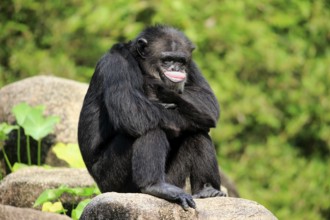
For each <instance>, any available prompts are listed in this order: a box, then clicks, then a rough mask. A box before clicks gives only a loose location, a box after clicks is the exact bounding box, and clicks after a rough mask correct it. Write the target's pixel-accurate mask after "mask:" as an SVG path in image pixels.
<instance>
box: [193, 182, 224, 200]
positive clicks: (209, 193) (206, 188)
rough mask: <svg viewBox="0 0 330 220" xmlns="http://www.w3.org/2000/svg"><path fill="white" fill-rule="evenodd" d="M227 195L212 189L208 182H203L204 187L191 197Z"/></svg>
mask: <svg viewBox="0 0 330 220" xmlns="http://www.w3.org/2000/svg"><path fill="white" fill-rule="evenodd" d="M225 196H227V194H226V193H224V192H222V191H220V190H217V189H214V188H213V187H212V186H211V185H210V184H208V183H206V184H204V188H203V189H202V190H201V191H200V192H198V193H196V194H194V195H193V198H195V199H197V198H208V197H225Z"/></svg>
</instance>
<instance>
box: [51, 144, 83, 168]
mask: <svg viewBox="0 0 330 220" xmlns="http://www.w3.org/2000/svg"><path fill="white" fill-rule="evenodd" d="M53 152H54V153H55V154H56V156H57V157H58V158H59V159H61V160H64V161H65V162H67V163H68V164H69V165H70V167H72V168H85V167H86V166H85V163H84V160H83V159H82V156H81V153H80V149H79V146H78V144H63V143H57V144H56V145H55V146H54V147H53Z"/></svg>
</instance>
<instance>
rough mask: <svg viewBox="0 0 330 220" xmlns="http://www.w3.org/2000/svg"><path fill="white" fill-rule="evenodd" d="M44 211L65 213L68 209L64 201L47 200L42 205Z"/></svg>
mask: <svg viewBox="0 0 330 220" xmlns="http://www.w3.org/2000/svg"><path fill="white" fill-rule="evenodd" d="M41 210H42V211H43V212H52V213H65V212H66V209H64V207H63V204H62V202H54V203H52V202H45V203H44V204H43V205H42V209H41Z"/></svg>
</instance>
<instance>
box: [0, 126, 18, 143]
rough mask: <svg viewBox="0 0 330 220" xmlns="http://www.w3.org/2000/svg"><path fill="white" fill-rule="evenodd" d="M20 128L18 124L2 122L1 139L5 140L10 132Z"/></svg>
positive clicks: (0, 127)
mask: <svg viewBox="0 0 330 220" xmlns="http://www.w3.org/2000/svg"><path fill="white" fill-rule="evenodd" d="M14 129H18V126H17V125H9V124H7V123H5V122H3V123H1V124H0V141H5V140H7V138H8V136H7V135H8V134H9V133H10V132H11V131H12V130H14Z"/></svg>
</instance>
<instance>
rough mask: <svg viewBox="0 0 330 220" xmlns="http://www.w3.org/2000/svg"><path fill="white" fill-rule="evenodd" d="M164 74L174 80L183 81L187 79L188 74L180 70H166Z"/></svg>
mask: <svg viewBox="0 0 330 220" xmlns="http://www.w3.org/2000/svg"><path fill="white" fill-rule="evenodd" d="M164 75H165V76H166V77H167V78H168V79H169V80H171V81H172V82H175V83H177V82H182V81H184V80H185V79H186V77H187V74H186V73H185V72H179V71H164Z"/></svg>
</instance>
